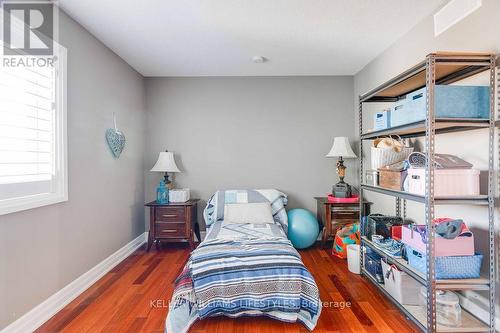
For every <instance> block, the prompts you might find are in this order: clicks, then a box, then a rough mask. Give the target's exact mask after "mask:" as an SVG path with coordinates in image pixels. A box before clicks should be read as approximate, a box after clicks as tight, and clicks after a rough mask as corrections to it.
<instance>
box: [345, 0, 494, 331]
mask: <svg viewBox="0 0 500 333" xmlns="http://www.w3.org/2000/svg"><path fill="white" fill-rule="evenodd" d="M499 14H500V1H498V0H483V5H482V7H481V8H480V9H478V10H477V11H475V12H474V13H472V14H471V15H470V16H468V17H466V18H465V19H464V20H462V21H461V22H459V23H458V24H456V25H455V26H453V27H451V28H450V29H449V30H447V31H446V32H444V33H443V34H441V35H439V36H438V37H434V26H433V17H432V16H430V17H428V18H427V19H425V20H423V21H422V22H421V23H419V24H418V25H417V26H415V27H414V28H413V29H412V30H411V31H410V32H409V33H408V34H406V35H405V36H403V37H402V38H401V39H400V40H399V41H397V42H396V43H395V44H394V45H392V46H391V47H390V48H388V49H387V50H386V51H384V52H383V53H382V54H381V55H379V56H378V57H377V58H376V59H374V60H373V61H372V62H370V63H369V64H368V65H367V66H366V67H365V68H364V69H363V70H361V71H360V72H359V73H357V74H356V76H355V78H354V89H355V90H354V96H355V103H356V107H355V113H356V114H357V96H359V95H361V94H363V93H365V92H367V91H369V90H371V89H373V88H375V87H377V86H378V85H380V84H382V83H383V82H385V81H386V80H388V79H390V78H391V77H393V76H395V75H397V74H399V73H400V72H402V71H403V70H405V69H407V68H410V67H411V66H413V65H415V64H416V63H418V62H420V61H421V60H423V59H424V58H425V56H426V55H427V54H428V53H431V52H436V51H470V52H493V53H500V38H499V31H500V19H499ZM488 83H489V81H488V75H487V73H486V75H485V74H481V75H478V76H476V77H474V78H470V79H467V81H466V82H462V83H459V84H478V85H485V84H486V85H487V84H488ZM364 119H365V120H364V123H366V120H368V121H371V119H366V118H364ZM356 120H357V118H356ZM357 126H358V124H357V122H356V124H355V133H358V127H357ZM487 135H488V134H487V131H486V130H476V131H470V132H467V139H464V133H451V134H446V135H439V136H438V139H437V140H436V152H438V153H451V154H455V155H457V156H460V157H462V158H464V159H466V160H468V161H470V162H471V163H473V164H474V166H475V168H478V169H480V170H483V171H484V170H487V169H488V152H487V146H488V137H487ZM457 142H460V144H458V145H457ZM420 144H421V147H423V142H420ZM497 170H498V166H497ZM482 192H483V193H486V188H485V187H484V186H483V188H482ZM368 198H369V200H371V201H373V202H375V205H374V206H373V207H372V211H374V212H382V213H392V214H393V213H394V199H393V198H388V197H384V196H381V195H369V197H368ZM408 208H409V216H410V217H411V218H413V219H415V220H417V221H419V222H423V221H424V214H423V208H424V207H423V205H421V204H416V203H409V207H408ZM497 215H498V211H497ZM436 216H440V217H443V216H451V217H456V218H463V219H464V221H466V222H467V223H468V225H469V226H470V227H471V228H472V230H473V231H474V233H475V237H476V239H475V245H476V249H477V250H478V251H480V252H482V253H484V254H486V255H487V254H488V233H487V230H488V223H487V220H488V213H487V209H486V208H484V207H472V206H462V207H460V210H457V209H456V206H438V207H436ZM496 224H497V226H499V223H498V219H497V223H496ZM496 260H497V262H498V253H497V258H496ZM487 262H488V261H487V259H485V260H484V261H483V263H484V264H483V272H484V273H486V270H487V269H488V266H487ZM498 288H500V285H498V284H497V290H498ZM469 296H470V297H469V299H468V301H467V303H468V304H466V303H465V302H464V303H463V305H466V306H469V307H470V306H471V304H470V303H474V304H476V305H478V306H479V307H481V308H484V305H483V304H484V303H483V302H484V298H483V297H484V296H485V294H484V293H482V294H480V295H478V294H476V293H471V295H469ZM476 312H477V311H476ZM497 314H498V311H497ZM476 315H481V314H480V313H476ZM497 322H498V320H497ZM499 325H500V324H497V327H498V326H499Z"/></svg>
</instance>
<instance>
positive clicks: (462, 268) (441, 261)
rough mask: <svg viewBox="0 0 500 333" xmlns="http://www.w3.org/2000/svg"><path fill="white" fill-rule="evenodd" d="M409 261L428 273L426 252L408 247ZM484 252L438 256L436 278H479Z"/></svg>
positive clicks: (414, 266) (420, 270)
mask: <svg viewBox="0 0 500 333" xmlns="http://www.w3.org/2000/svg"><path fill="white" fill-rule="evenodd" d="M406 254H407V256H408V263H409V264H410V266H411V267H413V268H415V269H416V270H417V271H419V272H422V273H424V274H427V264H426V256H425V254H423V253H421V252H419V251H417V250H415V249H412V248H411V247H410V246H407V247H406ZM482 261H483V255H482V254H475V255H473V256H459V257H436V264H435V268H436V279H477V278H479V275H480V272H481V263H482Z"/></svg>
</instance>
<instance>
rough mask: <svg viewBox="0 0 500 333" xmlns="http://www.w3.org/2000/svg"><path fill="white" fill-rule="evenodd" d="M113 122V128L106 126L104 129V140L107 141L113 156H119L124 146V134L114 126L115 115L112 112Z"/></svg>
mask: <svg viewBox="0 0 500 333" xmlns="http://www.w3.org/2000/svg"><path fill="white" fill-rule="evenodd" d="M113 123H114V126H115V128H108V129H107V130H106V142H107V143H108V146H109V149H110V150H111V153H112V154H113V156H114V157H115V158H119V157H120V154H121V153H122V151H123V148H125V135H123V133H122V132H120V131H119V130H118V128H117V127H116V117H115V114H114V113H113Z"/></svg>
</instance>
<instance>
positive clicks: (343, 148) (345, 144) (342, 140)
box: [326, 136, 357, 158]
mask: <svg viewBox="0 0 500 333" xmlns="http://www.w3.org/2000/svg"><path fill="white" fill-rule="evenodd" d="M341 156H342V157H343V158H356V157H357V156H356V154H354V152H353V151H352V148H351V145H350V144H349V139H348V138H347V137H345V136H338V137H336V138H335V139H334V140H333V146H332V149H330V151H329V152H328V154H326V157H341Z"/></svg>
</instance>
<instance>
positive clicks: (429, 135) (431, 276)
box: [425, 54, 436, 333]
mask: <svg viewBox="0 0 500 333" xmlns="http://www.w3.org/2000/svg"><path fill="white" fill-rule="evenodd" d="M425 74H426V89H427V98H426V117H425V148H426V163H427V164H426V168H425V181H426V184H425V185H426V186H425V221H426V226H427V244H426V254H427V256H426V260H427V332H429V333H434V332H436V270H435V260H434V258H435V256H434V254H435V248H434V246H435V244H434V238H435V226H434V223H433V219H434V148H435V114H434V111H435V110H434V107H435V104H434V92H435V91H434V88H435V84H436V76H435V75H436V59H435V55H433V54H430V55H428V56H427V59H426V69H425Z"/></svg>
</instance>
